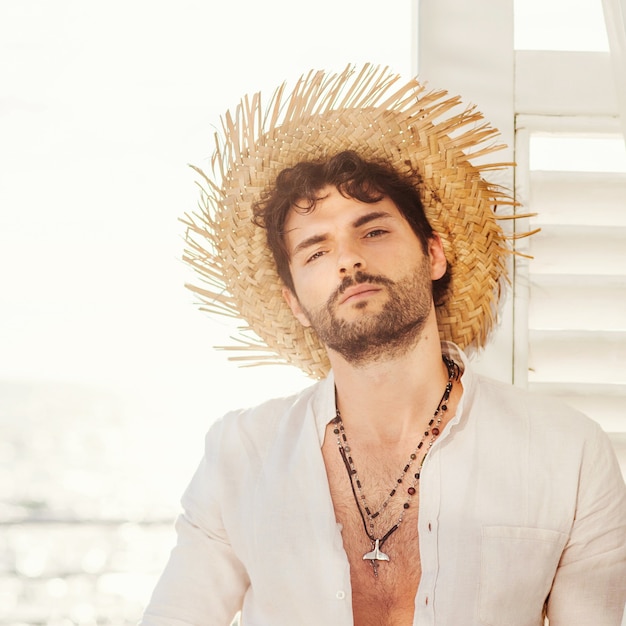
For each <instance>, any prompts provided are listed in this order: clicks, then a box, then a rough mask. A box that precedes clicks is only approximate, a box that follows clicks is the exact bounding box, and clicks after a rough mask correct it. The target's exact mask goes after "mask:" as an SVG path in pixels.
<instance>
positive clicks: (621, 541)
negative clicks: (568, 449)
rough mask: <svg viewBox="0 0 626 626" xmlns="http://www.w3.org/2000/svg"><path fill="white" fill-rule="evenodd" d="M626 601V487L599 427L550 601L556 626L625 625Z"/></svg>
mask: <svg viewBox="0 0 626 626" xmlns="http://www.w3.org/2000/svg"><path fill="white" fill-rule="evenodd" d="M625 602H626V487H625V485H624V480H623V478H622V474H621V471H620V468H619V465H618V463H617V459H616V456H615V453H614V451H613V449H612V446H611V443H610V441H609V439H608V437H607V436H606V434H605V433H604V432H602V430H601V429H600V428H599V427H596V428H595V433H594V436H593V437H591V438H590V439H589V440H588V442H587V443H586V444H585V449H584V456H583V461H582V465H581V468H580V476H579V491H578V502H577V507H576V515H575V519H574V523H573V526H572V530H571V533H570V537H569V540H568V542H567V544H566V546H565V549H564V551H563V555H562V557H561V560H560V563H559V567H558V569H557V573H556V576H555V579H554V583H553V586H552V591H551V593H550V596H549V599H548V618H549V620H550V626H588V625H589V624H594V626H620V624H621V623H622V621H621V620H622V615H623V612H624V604H625Z"/></svg>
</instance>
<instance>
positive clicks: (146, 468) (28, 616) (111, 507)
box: [0, 382, 199, 626]
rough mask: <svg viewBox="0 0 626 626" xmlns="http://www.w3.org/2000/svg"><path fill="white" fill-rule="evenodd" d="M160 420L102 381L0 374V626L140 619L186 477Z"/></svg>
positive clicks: (171, 534)
mask: <svg viewBox="0 0 626 626" xmlns="http://www.w3.org/2000/svg"><path fill="white" fill-rule="evenodd" d="M159 422H161V423H162V420H155V421H154V422H153V421H151V420H148V419H146V416H141V415H140V416H132V415H130V414H129V407H128V406H127V405H126V404H125V403H124V402H123V401H121V400H120V399H119V398H117V397H115V395H114V394H112V393H109V392H106V391H103V390H100V389H95V388H89V387H84V386H79V385H69V384H55V383H9V382H5V383H2V382H0V625H1V626H9V625H10V626H26V625H28V626H44V625H45V626H72V625H86V626H87V625H88V626H92V625H96V624H97V625H108V624H116V625H130V624H135V623H136V622H137V621H138V620H139V618H140V615H141V611H142V609H143V607H144V606H145V604H146V602H147V600H148V598H149V596H150V593H151V590H152V588H153V586H154V584H155V582H156V579H157V577H158V575H159V573H160V572H161V570H162V568H163V566H164V564H165V562H166V560H167V557H168V554H169V551H170V549H171V547H172V545H173V543H174V541H175V535H174V531H173V522H174V519H175V517H176V515H177V513H178V508H177V505H178V495H180V493H181V492H182V488H181V485H182V486H184V482H185V481H186V480H187V479H188V478H189V477H190V475H189V471H190V467H191V466H190V465H189V464H184V463H183V464H182V466H180V467H178V466H177V464H176V460H175V457H172V458H169V459H163V458H161V457H162V456H163V454H162V450H164V449H166V448H165V446H164V445H163V442H164V441H167V439H166V438H165V437H164V436H163V433H164V432H166V428H165V427H162V430H159ZM169 429H170V431H171V430H172V424H171V422H170V424H169ZM172 448H175V442H173V444H172ZM159 450H161V453H159ZM194 453H195V450H194ZM186 456H190V455H189V454H187V455H186ZM194 456H195V454H194ZM198 459H199V457H198ZM198 459H193V463H194V464H195V462H196V461H197V460H198ZM172 468H177V469H178V470H180V471H176V470H174V471H173V469H172ZM183 475H184V478H183ZM168 481H169V483H168ZM174 493H176V494H177V495H176V497H174V496H173V495H172V494H174Z"/></svg>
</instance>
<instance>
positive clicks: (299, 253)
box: [285, 187, 445, 363]
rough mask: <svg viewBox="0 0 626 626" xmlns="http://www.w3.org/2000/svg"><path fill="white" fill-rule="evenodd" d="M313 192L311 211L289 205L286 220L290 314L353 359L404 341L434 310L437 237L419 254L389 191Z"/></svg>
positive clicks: (440, 266) (439, 271)
mask: <svg viewBox="0 0 626 626" xmlns="http://www.w3.org/2000/svg"><path fill="white" fill-rule="evenodd" d="M320 198H322V199H320V200H319V201H318V202H317V204H316V207H315V210H314V211H312V212H310V213H308V214H305V215H303V214H300V213H297V212H296V211H293V210H291V211H290V213H289V215H288V216H287V219H286V221H285V243H286V245H287V250H288V252H289V257H290V265H289V266H290V269H291V274H292V277H293V281H294V286H295V294H293V293H291V292H290V291H288V290H286V293H285V297H286V299H287V301H288V302H289V304H290V306H291V308H292V311H293V312H294V315H295V316H296V317H297V318H298V319H299V320H300V322H301V323H302V324H303V325H305V326H311V327H312V328H313V329H314V330H315V331H316V333H317V334H318V336H319V338H320V340H321V341H322V342H323V343H324V344H325V345H326V346H327V347H329V348H330V349H332V350H334V351H336V352H338V353H339V354H341V355H342V356H343V357H344V358H345V359H346V360H347V361H349V362H352V363H364V362H367V361H371V360H373V359H376V358H380V357H382V356H384V355H386V354H390V355H393V354H394V353H397V352H398V351H401V350H403V349H407V348H408V347H410V345H413V343H414V342H415V341H416V339H417V338H418V337H419V336H420V333H421V332H422V330H423V327H424V325H425V323H426V321H427V319H428V318H429V316H431V315H433V314H434V307H433V302H432V280H433V279H435V278H439V277H440V276H441V275H443V273H444V272H445V258H443V252H442V251H441V246H440V242H439V239H438V238H434V239H433V240H432V243H431V245H430V247H429V248H433V247H434V248H436V250H435V254H432V252H431V250H430V249H429V254H428V255H425V254H424V253H423V251H422V246H421V244H420V241H419V239H418V238H417V236H416V235H415V233H414V232H413V230H412V229H411V227H410V226H409V224H408V222H407V221H406V220H405V219H404V217H403V216H402V214H401V213H400V211H399V210H398V209H397V207H396V205H395V204H394V203H393V202H392V201H391V200H389V199H388V198H383V199H382V200H381V201H380V202H376V203H373V204H369V203H363V202H359V201H358V200H355V199H354V198H345V197H344V196H342V195H341V194H340V193H339V192H338V191H337V189H336V188H334V187H326V188H324V189H323V190H321V192H320ZM439 253H440V254H439Z"/></svg>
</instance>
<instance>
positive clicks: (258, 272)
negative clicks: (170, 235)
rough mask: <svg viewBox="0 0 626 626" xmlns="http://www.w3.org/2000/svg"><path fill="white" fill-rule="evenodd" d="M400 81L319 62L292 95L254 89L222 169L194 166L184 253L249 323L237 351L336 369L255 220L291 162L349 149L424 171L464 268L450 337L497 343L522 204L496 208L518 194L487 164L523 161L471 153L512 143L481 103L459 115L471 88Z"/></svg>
mask: <svg viewBox="0 0 626 626" xmlns="http://www.w3.org/2000/svg"><path fill="white" fill-rule="evenodd" d="M398 80H399V77H398V76H396V75H393V74H391V73H390V72H389V71H388V70H387V69H380V68H377V67H374V66H371V65H365V66H364V67H362V68H361V69H357V68H355V67H348V68H347V69H346V70H345V71H343V72H342V73H340V74H334V75H331V74H327V73H325V72H311V73H309V74H308V75H306V76H303V77H302V78H301V79H300V80H299V81H298V82H297V84H296V85H295V87H294V89H293V91H291V93H289V94H287V93H286V89H285V85H283V86H281V87H280V88H278V89H277V91H276V92H275V93H274V95H273V97H272V98H271V100H270V102H269V104H268V105H267V106H264V105H263V103H262V101H261V95H260V94H255V95H254V96H252V97H244V98H243V99H242V100H241V102H240V104H239V106H238V107H237V108H236V110H235V111H234V112H230V111H229V112H227V113H226V114H225V116H224V117H223V118H222V132H221V133H218V134H216V137H215V144H216V145H215V151H214V153H213V157H212V161H211V165H212V170H213V171H212V175H205V174H204V173H203V172H202V170H200V169H199V168H194V169H196V171H197V172H198V173H199V174H200V175H201V177H202V182H201V184H200V187H201V200H200V204H199V208H200V210H199V212H197V213H193V214H190V215H189V214H188V215H186V216H185V218H184V219H183V222H184V223H185V224H186V226H187V233H186V250H185V253H184V256H183V259H184V260H185V261H186V262H187V263H189V264H190V265H191V266H192V267H193V269H194V270H195V271H196V272H197V278H198V281H197V283H196V284H193V285H187V287H188V288H189V289H191V290H192V291H193V292H194V293H195V294H196V295H197V296H199V298H200V300H201V308H202V309H203V310H206V311H209V312H210V313H213V314H220V315H227V316H231V317H234V318H237V319H239V320H243V322H244V326H242V327H241V328H240V329H239V336H238V337H237V338H236V342H237V344H238V345H237V346H231V347H230V348H231V349H234V350H237V351H239V354H238V355H237V356H235V357H232V358H234V359H237V360H242V361H244V362H247V363H249V364H256V363H262V362H271V363H276V362H282V363H290V364H293V365H296V366H297V367H299V368H300V369H302V370H303V371H304V372H305V373H307V374H308V375H310V376H312V377H314V378H320V377H323V376H325V375H326V374H327V372H328V370H329V367H330V366H329V361H328V357H327V354H326V350H325V349H324V346H323V345H322V344H321V343H320V341H319V340H318V338H317V336H316V335H315V332H314V331H312V330H311V329H310V328H304V327H302V326H301V325H300V323H299V322H298V321H297V320H296V319H295V318H294V317H293V314H292V313H291V310H290V309H289V307H288V306H287V304H286V303H285V301H284V300H283V297H282V294H281V289H282V283H281V281H280V279H279V278H278V274H277V272H276V269H275V265H274V260H273V257H272V254H271V252H270V251H269V249H268V247H267V244H266V235H265V231H264V230H263V229H261V228H260V227H258V226H255V225H254V224H253V223H252V220H251V217H252V205H253V203H254V202H255V201H257V200H258V199H259V197H260V195H261V192H262V191H263V190H265V189H266V188H268V187H269V186H271V185H272V184H273V182H274V180H275V179H276V176H277V175H278V174H279V172H281V171H282V170H283V169H284V168H287V167H292V166H293V165H295V164H296V163H298V162H299V161H303V160H316V159H318V158H325V157H328V156H332V155H334V154H337V153H338V152H341V151H343V150H355V151H356V152H357V153H359V154H360V156H361V157H363V158H365V159H385V160H387V161H388V162H390V163H391V164H392V165H393V166H394V167H395V168H396V169H398V170H400V171H406V170H407V169H411V168H412V169H416V170H418V171H419V172H420V173H421V176H422V179H423V188H422V189H421V194H422V199H423V202H424V207H425V211H426V216H427V217H428V219H429V221H430V223H431V225H432V227H433V228H434V230H435V231H437V232H438V233H439V234H440V235H441V237H442V240H443V246H444V251H445V254H446V258H447V260H448V263H449V264H450V266H451V268H452V280H451V283H450V287H449V290H448V295H447V298H446V301H445V302H444V304H443V305H441V306H439V307H438V308H437V316H438V323H439V329H440V335H441V338H442V339H445V340H449V341H453V342H455V343H457V344H458V345H459V346H460V347H461V348H463V349H465V350H470V351H471V350H472V349H476V348H480V347H482V346H483V345H484V344H485V341H486V340H487V336H488V334H489V331H490V330H491V328H492V326H493V324H494V322H495V320H496V317H497V310H498V302H499V300H500V296H501V293H502V288H503V281H504V280H505V279H506V273H507V269H506V268H507V263H506V259H507V256H508V254H509V253H510V251H511V249H510V246H509V242H508V241H507V237H506V236H505V234H504V233H503V230H502V228H501V227H500V225H499V224H498V220H499V219H506V218H509V219H510V218H511V215H508V216H506V215H502V216H501V215H499V216H496V214H495V213H494V211H495V208H496V206H498V207H500V206H502V205H509V206H511V205H513V204H514V202H513V200H512V199H511V197H510V196H509V195H508V193H507V192H506V191H505V190H502V189H501V188H499V187H497V186H495V185H493V184H490V183H488V182H487V181H485V180H484V178H483V176H482V174H483V172H485V171H487V170H493V169H498V168H502V167H506V166H509V165H511V164H503V163H495V164H489V165H479V166H477V165H472V164H471V163H470V160H469V158H468V155H470V157H471V158H472V159H473V158H475V157H479V156H480V157H482V156H483V155H485V154H488V153H491V152H493V151H495V150H498V149H500V148H502V147H503V146H502V145H495V144H494V142H493V140H494V138H495V137H496V136H497V134H498V133H497V131H496V130H495V129H493V128H491V127H490V126H489V125H488V124H486V123H484V122H482V123H480V124H479V123H478V122H480V120H482V115H481V114H480V113H479V112H477V111H475V109H474V108H469V109H465V110H464V111H462V112H461V113H459V112H458V107H457V105H459V104H460V98H458V97H448V96H447V94H446V92H443V91H439V92H426V90H425V88H424V87H423V86H422V85H421V84H420V83H419V82H418V81H417V80H410V81H408V82H406V83H404V84H400V86H397V83H398ZM455 107H457V112H454V111H452V109H453V108H455Z"/></svg>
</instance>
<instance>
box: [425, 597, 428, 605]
mask: <svg viewBox="0 0 626 626" xmlns="http://www.w3.org/2000/svg"><path fill="white" fill-rule="evenodd" d="M424 604H425V605H426V606H428V596H426V600H424Z"/></svg>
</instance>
